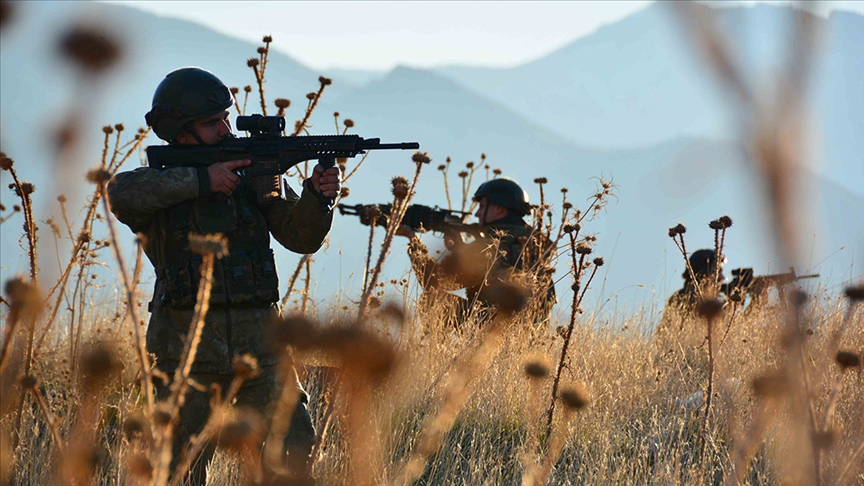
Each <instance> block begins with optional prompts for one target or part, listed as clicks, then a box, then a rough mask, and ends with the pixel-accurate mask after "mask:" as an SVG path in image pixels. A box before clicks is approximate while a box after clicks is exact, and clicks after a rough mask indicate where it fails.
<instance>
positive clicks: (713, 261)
mask: <svg viewBox="0 0 864 486" xmlns="http://www.w3.org/2000/svg"><path fill="white" fill-rule="evenodd" d="M724 260H725V259H724ZM688 261H689V262H690V268H691V269H693V275H694V276H695V277H696V280H695V281H694V280H693V277H692V276H691V275H690V269H687V268H685V269H684V273H683V274H682V275H681V277H682V278H683V279H684V285H683V286H682V287H681V288H680V289H678V290H677V291H675V293H674V294H672V295H671V296H670V297H669V300H668V302H667V303H666V308H667V309H677V310H681V311H686V312H692V311H693V309H694V308H695V307H696V305H697V304H698V303H699V292H700V291H701V292H702V293H705V292H706V291H708V290H709V289H710V287H711V285H712V284H713V283H714V273H715V271H717V270H718V269H717V253H715V252H714V250H707V249H702V250H696V251H694V252H693V254H692V255H690V259H689V260H688ZM723 263H725V261H724V262H721V264H720V268H719V272H718V273H717V278H718V280H717V281H718V283H721V282H723V280H724V279H725V277H724V276H723ZM697 289H698V290H697Z"/></svg>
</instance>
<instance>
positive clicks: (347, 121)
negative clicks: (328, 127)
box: [342, 118, 354, 128]
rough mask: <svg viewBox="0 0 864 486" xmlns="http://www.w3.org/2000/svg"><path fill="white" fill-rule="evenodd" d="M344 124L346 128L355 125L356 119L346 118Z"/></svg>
mask: <svg viewBox="0 0 864 486" xmlns="http://www.w3.org/2000/svg"><path fill="white" fill-rule="evenodd" d="M342 124H343V125H345V128H351V127H353V126H354V120H352V119H350V118H346V119H345V121H343V122H342Z"/></svg>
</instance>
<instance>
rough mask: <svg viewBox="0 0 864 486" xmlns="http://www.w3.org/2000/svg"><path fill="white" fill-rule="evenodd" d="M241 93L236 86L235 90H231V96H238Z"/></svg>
mask: <svg viewBox="0 0 864 486" xmlns="http://www.w3.org/2000/svg"><path fill="white" fill-rule="evenodd" d="M239 92H240V88H238V87H236V86H234V87H233V88H231V94H232V95H234V96H237V93H239Z"/></svg>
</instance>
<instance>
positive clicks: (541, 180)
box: [534, 177, 549, 184]
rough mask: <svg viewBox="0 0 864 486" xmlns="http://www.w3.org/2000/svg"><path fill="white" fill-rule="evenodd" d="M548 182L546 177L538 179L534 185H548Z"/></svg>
mask: <svg viewBox="0 0 864 486" xmlns="http://www.w3.org/2000/svg"><path fill="white" fill-rule="evenodd" d="M548 182H549V179H546V178H545V177H538V178H536V179H534V184H546V183H548Z"/></svg>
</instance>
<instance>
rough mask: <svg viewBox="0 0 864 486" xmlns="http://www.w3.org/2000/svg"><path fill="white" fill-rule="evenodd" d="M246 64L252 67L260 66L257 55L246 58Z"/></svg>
mask: <svg viewBox="0 0 864 486" xmlns="http://www.w3.org/2000/svg"><path fill="white" fill-rule="evenodd" d="M246 66H248V67H251V68H254V67H258V58H257V57H250V58H249V59H247V60H246Z"/></svg>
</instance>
